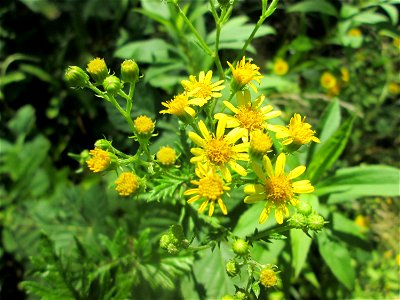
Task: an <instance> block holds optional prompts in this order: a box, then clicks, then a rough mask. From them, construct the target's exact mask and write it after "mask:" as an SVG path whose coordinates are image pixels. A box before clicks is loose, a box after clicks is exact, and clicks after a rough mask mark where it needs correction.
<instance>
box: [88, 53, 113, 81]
mask: <svg viewBox="0 0 400 300" xmlns="http://www.w3.org/2000/svg"><path fill="white" fill-rule="evenodd" d="M86 71H88V73H89V74H90V76H92V78H93V80H94V81H96V83H98V84H101V83H103V81H104V79H106V77H107V76H108V69H107V65H106V62H105V61H104V59H100V58H98V57H97V58H95V59H92V60H91V61H90V62H89V63H88V65H87V68H86Z"/></svg>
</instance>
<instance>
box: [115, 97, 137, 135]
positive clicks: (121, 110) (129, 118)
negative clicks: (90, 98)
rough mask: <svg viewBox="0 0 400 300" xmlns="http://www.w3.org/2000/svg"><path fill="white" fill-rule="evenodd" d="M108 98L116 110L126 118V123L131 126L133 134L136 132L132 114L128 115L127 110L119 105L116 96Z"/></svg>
mask: <svg viewBox="0 0 400 300" xmlns="http://www.w3.org/2000/svg"><path fill="white" fill-rule="evenodd" d="M108 98H109V101H110V102H111V103H112V104H113V105H114V106H115V108H116V109H117V110H118V111H119V112H120V114H121V115H122V116H123V117H124V119H125V120H126V122H128V125H129V127H130V129H131V130H132V132H134V129H135V126H134V124H133V121H132V119H131V116H130V114H128V113H127V112H126V111H125V110H123V109H122V107H121V106H120V105H119V104H118V102H117V100H115V98H114V96H108Z"/></svg>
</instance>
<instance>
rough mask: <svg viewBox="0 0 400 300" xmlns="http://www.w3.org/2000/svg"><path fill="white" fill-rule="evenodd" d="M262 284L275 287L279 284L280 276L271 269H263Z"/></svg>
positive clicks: (261, 273) (261, 274)
mask: <svg viewBox="0 0 400 300" xmlns="http://www.w3.org/2000/svg"><path fill="white" fill-rule="evenodd" d="M260 283H261V284H262V285H263V286H265V287H267V288H270V287H273V286H276V285H277V284H278V276H277V274H276V272H275V271H274V270H273V269H272V268H271V267H266V268H263V269H262V270H261V272H260Z"/></svg>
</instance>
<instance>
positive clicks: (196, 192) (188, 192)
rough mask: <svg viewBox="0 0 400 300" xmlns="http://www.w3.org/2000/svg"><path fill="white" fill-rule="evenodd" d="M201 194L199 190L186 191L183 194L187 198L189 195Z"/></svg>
mask: <svg viewBox="0 0 400 300" xmlns="http://www.w3.org/2000/svg"><path fill="white" fill-rule="evenodd" d="M198 193H199V189H190V190H186V191H185V192H184V193H183V194H184V195H185V196H188V195H193V194H198Z"/></svg>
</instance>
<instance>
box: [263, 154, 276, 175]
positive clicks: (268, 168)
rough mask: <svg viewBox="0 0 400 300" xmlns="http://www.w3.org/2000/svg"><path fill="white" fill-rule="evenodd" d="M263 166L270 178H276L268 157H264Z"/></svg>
mask: <svg viewBox="0 0 400 300" xmlns="http://www.w3.org/2000/svg"><path fill="white" fill-rule="evenodd" d="M263 166H264V169H265V171H267V175H268V177H270V178H271V177H274V169H273V168H272V163H271V160H270V159H269V157H268V156H267V155H264V157H263Z"/></svg>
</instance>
